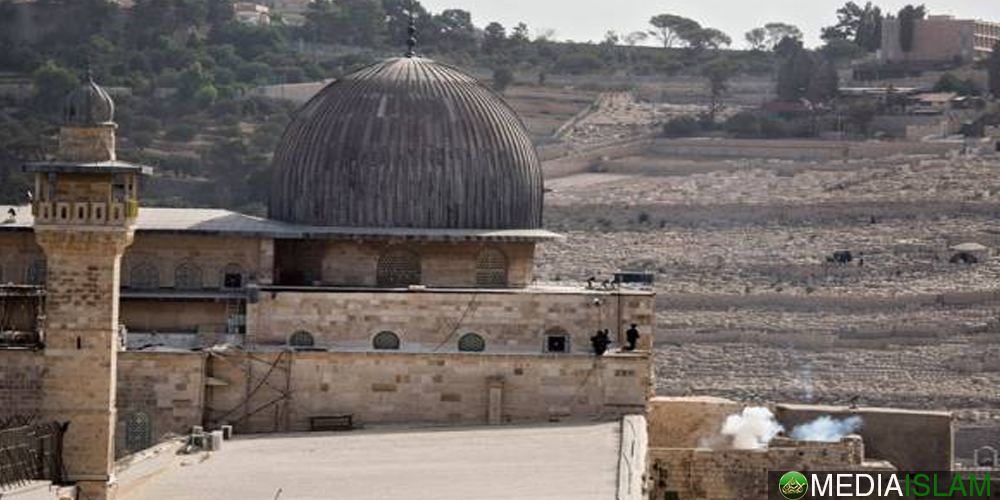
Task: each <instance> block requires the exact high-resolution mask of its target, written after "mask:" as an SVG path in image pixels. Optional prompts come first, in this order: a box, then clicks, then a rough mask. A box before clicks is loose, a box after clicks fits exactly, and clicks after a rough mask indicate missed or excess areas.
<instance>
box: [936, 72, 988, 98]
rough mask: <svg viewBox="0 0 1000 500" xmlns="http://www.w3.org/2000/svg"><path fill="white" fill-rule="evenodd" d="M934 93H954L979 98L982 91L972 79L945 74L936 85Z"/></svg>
mask: <svg viewBox="0 0 1000 500" xmlns="http://www.w3.org/2000/svg"><path fill="white" fill-rule="evenodd" d="M934 92H954V93H956V94H958V95H961V96H978V95H980V94H981V93H982V89H980V88H979V85H976V82H975V81H973V80H972V79H971V78H966V79H962V78H959V77H958V76H956V75H955V74H954V73H945V74H943V75H941V78H939V79H938V81H937V83H936V84H934Z"/></svg>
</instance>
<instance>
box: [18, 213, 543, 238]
mask: <svg viewBox="0 0 1000 500" xmlns="http://www.w3.org/2000/svg"><path fill="white" fill-rule="evenodd" d="M11 210H13V212H14V216H13V217H10V216H9V213H10V211H11ZM33 226H34V216H32V214H31V207H30V206H29V205H0V231H32V230H33V229H32V228H33ZM136 231H138V232H139V233H160V234H199V235H210V236H230V237H253V238H275V239H334V240H338V239H339V240H357V239H364V240H378V239H387V240H399V239H408V240H417V241H448V242H456V241H497V242H541V241H551V240H558V239H561V238H562V236H560V235H558V234H556V233H553V232H551V231H546V230H545V229H419V228H366V227H327V226H308V225H302V224H291V223H287V222H282V221H278V220H272V219H265V218H263V217H255V216H252V215H246V214H241V213H239V212H232V211H229V210H222V209H210V208H152V207H140V208H139V216H138V218H137V219H136Z"/></svg>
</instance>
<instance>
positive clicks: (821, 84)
mask: <svg viewBox="0 0 1000 500" xmlns="http://www.w3.org/2000/svg"><path fill="white" fill-rule="evenodd" d="M839 92H840V76H839V75H838V74H837V66H836V65H835V64H834V63H833V61H829V60H827V61H823V63H822V64H820V66H819V69H818V70H817V71H816V74H815V75H813V77H812V79H811V80H810V81H809V88H808V90H807V91H806V97H807V98H808V99H809V100H810V101H812V102H814V103H822V102H828V101H830V100H831V99H833V98H835V97H837V94H838V93H839Z"/></svg>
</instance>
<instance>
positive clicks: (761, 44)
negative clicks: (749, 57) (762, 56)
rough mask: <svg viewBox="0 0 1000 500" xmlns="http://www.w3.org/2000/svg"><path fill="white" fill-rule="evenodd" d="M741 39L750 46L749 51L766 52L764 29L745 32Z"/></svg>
mask: <svg viewBox="0 0 1000 500" xmlns="http://www.w3.org/2000/svg"><path fill="white" fill-rule="evenodd" d="M743 38H744V39H745V40H746V41H747V44H748V45H750V50H752V51H754V52H763V51H764V50H767V30H765V29H764V28H754V29H752V30H750V31H747V32H746V34H745V35H743Z"/></svg>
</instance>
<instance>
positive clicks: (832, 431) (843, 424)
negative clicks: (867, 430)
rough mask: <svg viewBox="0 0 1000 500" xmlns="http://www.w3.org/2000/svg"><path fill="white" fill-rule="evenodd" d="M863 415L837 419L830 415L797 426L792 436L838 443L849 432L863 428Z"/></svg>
mask: <svg viewBox="0 0 1000 500" xmlns="http://www.w3.org/2000/svg"><path fill="white" fill-rule="evenodd" d="M861 423H862V422H861V417H859V416H857V415H854V416H851V417H847V418H845V419H835V418H833V417H831V416H829V415H823V416H822V417H819V418H817V419H816V420H813V421H812V422H806V423H804V424H800V425H797V426H795V428H794V429H792V438H794V439H798V440H801V441H817V442H821V443H836V442H837V441H840V440H841V439H843V437H844V436H846V435H848V434H854V433H855V432H857V431H858V430H859V429H861Z"/></svg>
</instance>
